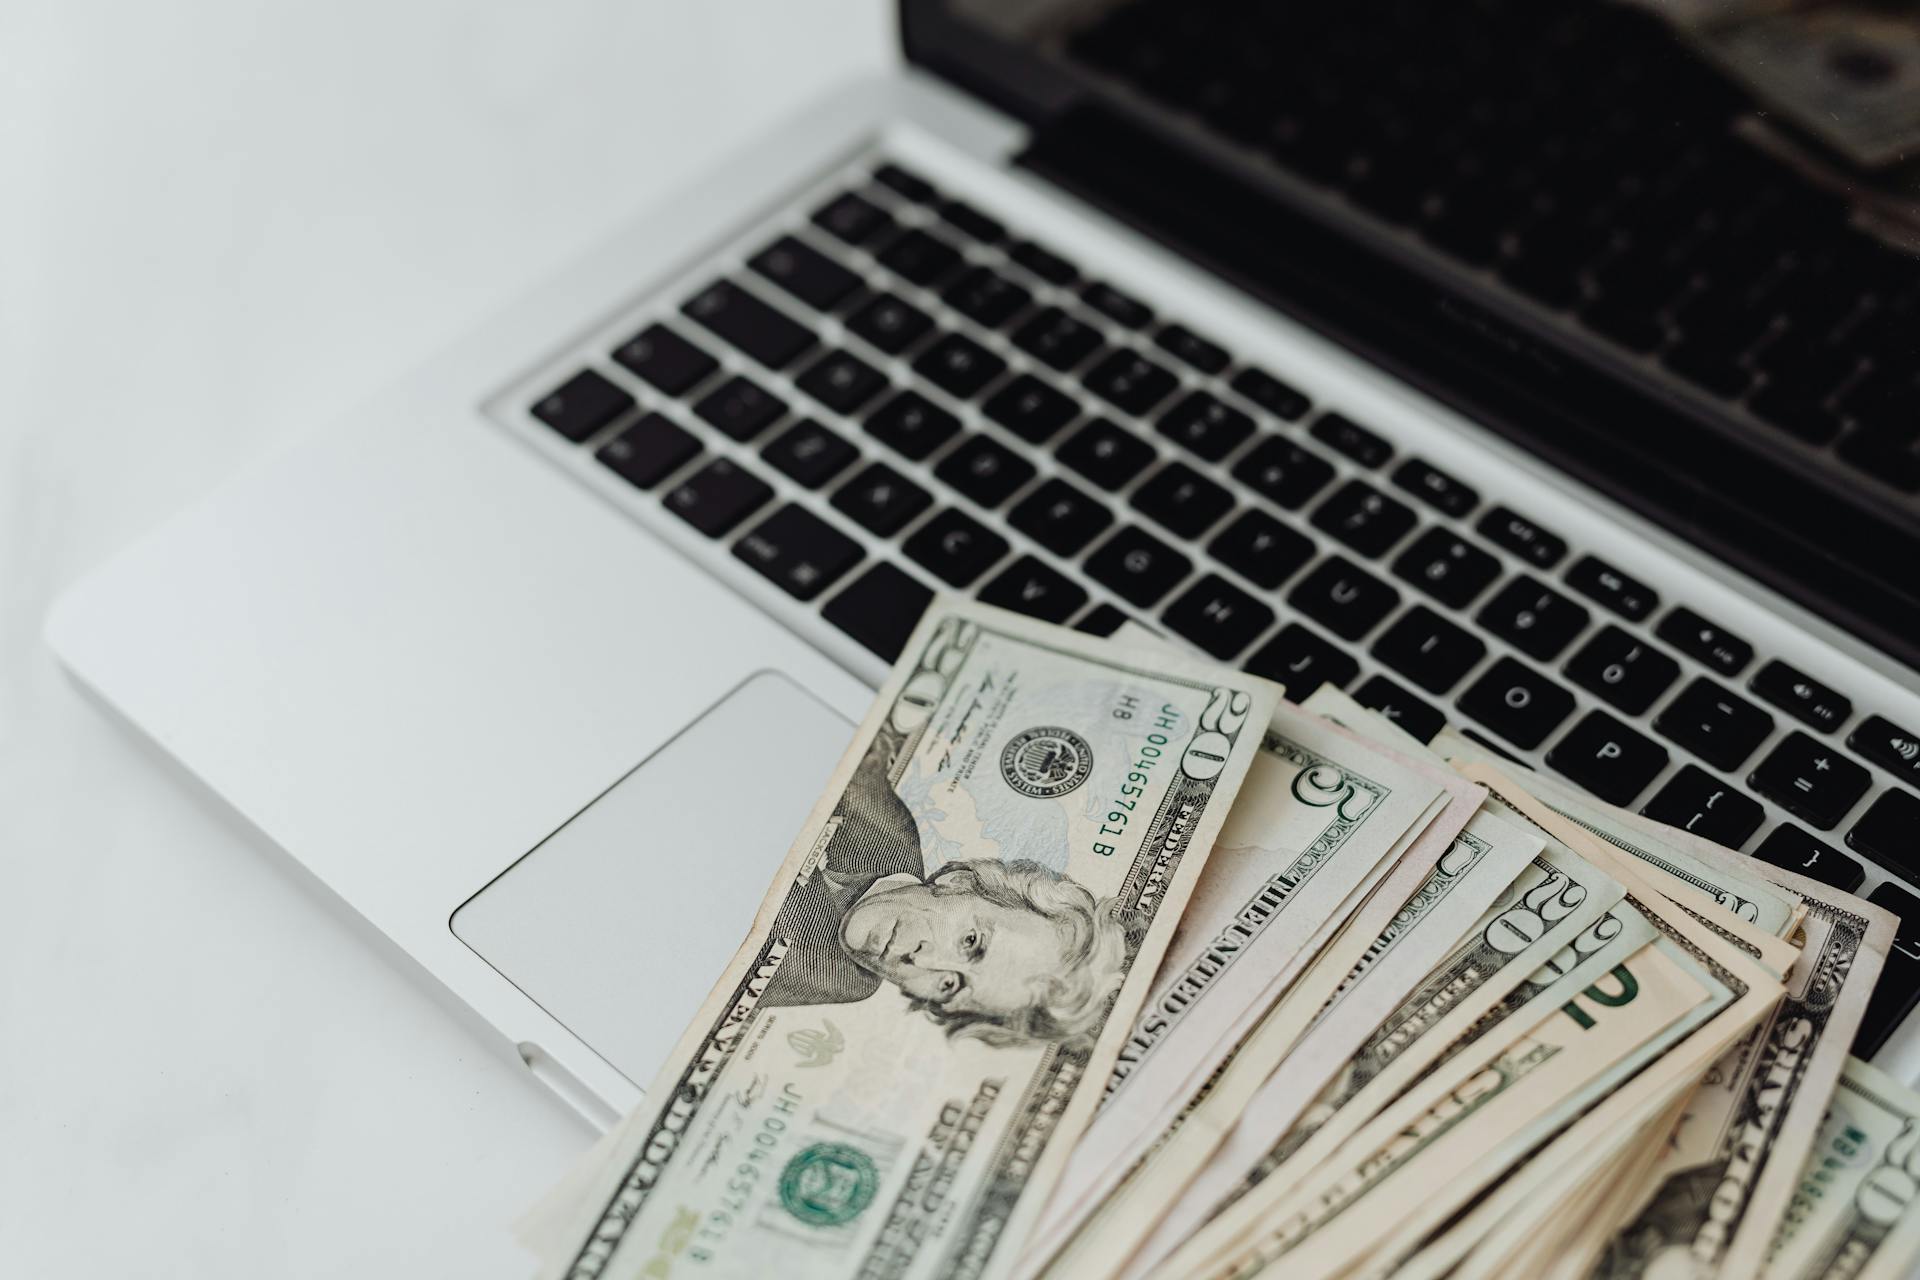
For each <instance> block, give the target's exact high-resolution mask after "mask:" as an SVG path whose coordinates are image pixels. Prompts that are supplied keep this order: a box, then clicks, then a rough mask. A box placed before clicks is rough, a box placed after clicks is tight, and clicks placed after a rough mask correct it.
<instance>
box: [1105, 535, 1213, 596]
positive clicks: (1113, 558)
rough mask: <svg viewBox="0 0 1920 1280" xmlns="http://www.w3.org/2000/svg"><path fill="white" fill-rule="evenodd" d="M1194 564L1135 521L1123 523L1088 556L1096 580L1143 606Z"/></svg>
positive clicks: (1166, 589)
mask: <svg viewBox="0 0 1920 1280" xmlns="http://www.w3.org/2000/svg"><path fill="white" fill-rule="evenodd" d="M1192 568H1193V562H1192V561H1190V560H1188V559H1187V558H1186V557H1185V556H1183V555H1181V554H1180V553H1179V552H1178V551H1175V550H1174V549H1173V548H1172V547H1170V546H1168V545H1167V544H1166V543H1164V542H1162V541H1160V539H1158V538H1156V537H1154V536H1153V535H1152V534H1150V533H1148V532H1147V531H1146V530H1144V529H1141V528H1139V527H1137V526H1135V525H1126V526H1124V527H1122V528H1121V529H1120V530H1119V532H1117V533H1115V534H1114V535H1113V536H1112V537H1111V538H1108V539H1107V540H1106V541H1105V542H1103V543H1101V544H1100V546H1099V548H1098V549H1097V550H1096V551H1094V553H1093V554H1092V555H1090V556H1088V557H1087V573H1088V574H1089V575H1090V576H1091V577H1092V578H1093V580H1094V581H1095V582H1098V583H1101V584H1103V585H1104V586H1107V587H1110V588H1112V589H1113V591H1114V592H1115V594H1117V595H1118V596H1119V597H1120V598H1121V599H1123V600H1125V601H1127V602H1128V603H1129V604H1136V605H1139V606H1140V607H1141V608H1143V609H1144V608H1146V607H1147V606H1148V605H1151V604H1152V603H1153V602H1154V601H1155V600H1158V599H1159V598H1160V597H1161V596H1163V595H1165V594H1167V592H1168V591H1169V590H1171V589H1172V587H1173V584H1174V583H1176V582H1178V581H1180V579H1182V578H1184V577H1186V576H1187V573H1188V572H1189V571H1190V570H1191V569H1192Z"/></svg>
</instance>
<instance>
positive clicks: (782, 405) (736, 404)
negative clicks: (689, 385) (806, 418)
mask: <svg viewBox="0 0 1920 1280" xmlns="http://www.w3.org/2000/svg"><path fill="white" fill-rule="evenodd" d="M693 411H694V412H695V413H697V414H699V415H700V416H701V417H702V418H704V419H705V420H706V421H708V422H710V423H712V424H713V425H714V426H716V427H718V428H719V429H720V431H721V433H722V434H723V435H726V436H727V437H729V438H730V439H734V440H751V439H753V438H754V437H755V436H757V435H759V434H760V433H761V432H762V431H764V430H766V428H767V427H768V426H769V425H771V424H772V423H773V421H774V419H776V418H778V417H779V416H780V415H781V414H783V413H785V412H786V411H787V404H786V401H784V400H782V399H781V398H780V397H779V396H776V395H774V394H773V392H771V391H768V390H767V389H766V388H765V387H762V386H761V385H760V384H758V383H756V382H755V381H753V380H752V379H751V378H743V377H741V376H739V375H738V374H736V375H734V376H733V377H731V378H728V379H727V380H726V381H725V382H723V383H721V384H720V385H719V386H717V387H715V388H714V389H713V390H711V391H709V392H707V394H706V395H704V396H702V397H701V398H700V403H698V404H696V405H694V406H693Z"/></svg>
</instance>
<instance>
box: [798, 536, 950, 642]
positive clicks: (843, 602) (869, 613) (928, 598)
mask: <svg viewBox="0 0 1920 1280" xmlns="http://www.w3.org/2000/svg"><path fill="white" fill-rule="evenodd" d="M931 603H933V592H931V591H929V590H927V588H926V587H925V586H924V585H922V584H921V583H920V582H919V581H918V580H917V579H915V578H912V577H910V576H908V575H907V574H906V573H904V572H902V571H901V570H900V569H899V568H898V567H897V566H895V565H891V564H888V563H887V562H886V561H884V560H882V561H881V562H880V563H879V564H876V565H874V566H873V567H872V568H871V569H868V570H867V571H866V572H865V573H863V574H861V575H860V576H859V577H858V578H855V579H854V580H853V582H852V583H851V584H850V585H849V586H848V587H847V589H846V590H844V591H842V592H841V593H840V594H839V595H837V596H835V597H834V598H833V599H831V600H829V601H827V603H826V607H825V608H823V609H821V610H820V616H821V617H823V618H825V619H826V620H827V621H828V622H831V623H832V624H833V625H834V626H836V627H838V628H840V629H841V630H842V631H844V632H846V633H847V634H848V635H850V636H852V637H853V638H854V639H855V640H858V641H859V642H860V643H861V644H863V645H865V646H866V647H867V648H869V649H871V650H873V651H874V652H875V653H877V654H879V655H880V658H881V660H882V661H885V662H892V661H893V660H894V659H895V658H898V657H899V656H900V650H902V649H904V648H905V647H906V644H907V640H908V638H909V637H911V636H912V635H913V629H914V628H915V627H917V626H919V625H920V615H921V614H923V613H925V612H926V611H927V606H928V605H929V604H931Z"/></svg>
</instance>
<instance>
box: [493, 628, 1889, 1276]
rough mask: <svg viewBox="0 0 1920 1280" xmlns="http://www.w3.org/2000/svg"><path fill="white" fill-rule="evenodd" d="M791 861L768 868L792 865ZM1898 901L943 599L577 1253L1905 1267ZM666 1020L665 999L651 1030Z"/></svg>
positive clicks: (1054, 1269) (943, 1267)
mask: <svg viewBox="0 0 1920 1280" xmlns="http://www.w3.org/2000/svg"><path fill="white" fill-rule="evenodd" d="M769 862H771V855H769ZM1892 938H1893V921H1892V919H1891V918H1890V917H1888V916H1887V915H1885V914H1884V913H1882V912H1880V911H1879V910H1877V909H1876V908H1874V907H1873V906H1871V905H1869V904H1868V903H1866V902H1864V901H1862V900H1860V899H1858V898H1855V897H1852V896H1850V895H1848V894H1843V893H1837V892H1835V891H1834V890H1832V889H1831V888H1829V887H1827V886H1824V885H1821V884H1818V883H1816V882H1814V881H1811V880H1805V879H1802V878H1800V877H1797V876H1794V875H1791V874H1789V873H1786V872H1782V871H1780V870H1777V869H1776V868H1774V867H1771V866H1767V865H1763V864H1760V863H1757V862H1753V861H1749V860H1747V859H1745V858H1742V857H1740V856H1739V855H1737V854H1733V853H1729V852H1728V851H1726V850H1724V849H1722V848H1719V847H1718V846H1715V845H1712V844H1709V843H1707V842H1705V841H1702V840H1699V839H1696V838H1694V837H1692V836H1689V835H1688V834H1686V833H1685V832H1682V831H1677V830H1674V829H1672V828H1669V827H1663V826H1660V825H1659V824H1656V823H1653V822H1650V821H1648V820H1647V819H1645V818H1643V817H1640V816H1638V815H1636V814H1631V813H1627V812H1624V811H1622V810H1618V809H1613V808H1609V807H1607V806H1605V805H1602V804H1599V803H1597V802H1595V801H1593V800H1591V799H1589V798H1586V797H1585V796H1583V795H1581V794H1579V793H1577V792H1575V791H1573V790H1572V789H1571V788H1569V787H1567V786H1565V785H1564V784H1562V783H1560V782H1557V781H1555V780H1554V779H1552V778H1550V777H1548V776H1545V775H1541V774H1535V773H1532V772H1530V771H1527V770H1526V769H1524V768H1522V767H1520V766H1517V765H1514V764H1512V763H1510V762H1507V761H1504V760H1502V759H1500V758H1499V757H1497V756H1496V755H1494V754H1493V753H1490V752H1486V751H1483V750H1482V749H1480V748H1479V747H1478V746H1477V745H1476V744H1475V743H1473V742H1471V741H1470V740H1468V739H1465V738H1461V737H1456V736H1453V735H1452V734H1451V733H1450V732H1443V733H1442V735H1441V736H1440V737H1439V738H1438V739H1436V740H1435V741H1434V742H1433V743H1432V744H1431V745H1426V744H1422V743H1420V742H1418V741H1416V740H1415V739H1413V738H1411V737H1408V736H1406V735H1405V734H1403V733H1402V732H1401V731H1400V730H1398V729H1397V728H1396V727H1394V726H1393V725H1391V724H1390V723H1388V722H1386V721H1384V720H1382V719H1380V718H1378V717H1376V716H1375V715H1374V714H1373V713H1371V712H1369V711H1366V710H1364V709H1362V708H1360V707H1359V706H1358V705H1357V704H1355V703H1353V702H1352V701H1350V700H1349V699H1347V698H1346V697H1345V696H1344V695H1342V694H1340V693H1339V692H1338V691H1336V690H1332V689H1322V690H1320V691H1318V692H1316V693H1315V694H1314V695H1313V696H1312V697H1311V698H1309V699H1308V700H1307V701H1306V703H1305V704H1304V705H1294V704H1293V703H1290V702H1287V701H1285V700H1284V699H1283V697H1282V690H1280V689H1279V688H1277V687H1276V686H1274V685H1272V684H1269V683H1267V682H1265V681H1262V680H1259V679H1256V678H1254V677H1251V676H1248V675H1245V674H1243V673H1241V672H1237V671H1232V670H1228V669H1224V668H1221V667H1219V666H1216V665H1214V664H1211V663H1208V662H1205V661H1199V660H1195V659H1192V658H1190V657H1188V656H1186V655H1184V654H1183V653H1181V652H1177V651H1175V650H1173V649H1172V648H1170V647H1168V646H1167V644H1166V643H1165V642H1164V641H1162V640H1160V639H1159V638H1157V637H1155V636H1153V635H1151V634H1149V633H1147V632H1145V631H1135V632H1126V631H1123V632H1122V633H1121V634H1120V635H1118V636H1115V637H1113V638H1111V639H1107V640H1100V639H1094V638H1091V637H1088V636H1084V635H1080V634H1077V633H1074V632H1071V631H1067V630H1063V629H1061V628H1057V627H1050V626H1045V625H1041V624H1037V623H1033V622H1030V621H1028V620H1026V619H1023V618H1019V617H1016V616H1015V615H1012V614H1008V613H1003V612H1001V611H998V610H994V609H989V608H986V607H984V606H980V605H977V604H973V603H970V602H966V601H955V600H938V601H936V602H935V604H934V605H933V607H932V608H931V609H929V611H928V614H927V617H926V618H925V619H924V620H923V621H922V623H921V625H920V628H919V630H918V631H917V632H916V633H915V635H914V637H913V639H912V640H911V641H910V642H909V644H908V646H907V648H906V650H905V651H904V653H903V655H902V657H901V660H900V663H899V665H898V666H897V667H896V669H895V670H894V672H893V674H892V676H891V677H890V678H889V679H888V681H887V683H886V685H885V686H884V687H883V688H882V690H881V692H880V695H879V698H878V700H877V702H876V703H875V705H874V707H873V709H872V711H871V712H870V714H869V715H868V716H867V719H866V720H865V722H864V723H863V724H862V725H861V727H860V729H859V732H858V734H857V735H856V737H855V740H854V742H853V744H852V746H851V747H850V748H849V750H848V752H847V754H846V756H845V757H844V758H843V759H842V760H841V762H840V765H839V767H838V769H837V770H836V771H835V773H834V776H833V780H832V782H831V783H830V784H829V787H828V790H827V794H826V795H825V796H824V797H823V798H822V799H821V800H820V802H819V804H818V805H817V806H816V807H815V809H814V812H813V814H812V816H811V818H810V819H809V820H808V822H807V825H806V827H805V829H804V830H803V831H801V832H800V834H799V837H798V839H797V840H796V841H795V843H794V845H793V847H792V849H791V851H790V852H789V853H788V855H787V857H786V860H785V862H784V863H783V864H781V866H780V868H779V871H778V873H777V875H776V876H775V878H774V881H773V884H772V886H771V888H770V889H769V890H768V893H767V897H766V900H765V902H764V903H763V904H762V906H761V908H760V911H759V913H758V916H757V917H756V919H755V921H754V924H753V928H752V931H751V933H750V934H749V935H748V936H747V938H746V939H745V941H744V942H742V944H741V946H740V949H739V951H738V952H737V953H736V955H735V956H734V958H733V961H732V962H731V963H730V964H729V965H728V967H727V969H726V972H725V973H724V974H722V975H721V976H720V979H719V981H718V983H717V985H716V986H715V987H714V988H713V991H712V993H711V995H709V997H708V998H707V1001H706V1003H705V1005H704V1007H703V1008H702V1009H701V1011H700V1014H699V1017H698V1019H697V1020H696V1021H695V1022H694V1024H693V1025H692V1026H690V1027H688V1028H687V1030H686V1033H685V1035H684V1036H683V1037H682V1038H681V1040H680V1042H679V1045H678V1046H677V1048H676V1049H675V1050H674V1052H673V1055H672V1056H671V1058H670V1059H669V1060H668V1061H667V1063H666V1064H665V1065H664V1067H662V1068H661V1070H660V1072H659V1074H658V1076H657V1077H656V1078H655V1079H654V1080H653V1082H652V1084H651V1085H650V1087H649V1088H648V1090H647V1093H646V1100H645V1102H644V1103H643V1104H642V1105H641V1106H640V1107H639V1108H638V1109H637V1110H636V1111H635V1112H634V1113H633V1114H632V1115H630V1116H628V1117H627V1118H626V1120H625V1121H624V1122H623V1123H622V1124H621V1125H619V1126H618V1127H617V1128H616V1129H615V1130H614V1131H613V1132H611V1133H610V1134H608V1135H607V1137H606V1138H605V1139H604V1140H603V1141H602V1142H601V1143H600V1144H599V1145H598V1146H597V1147H596V1148H594V1150H593V1152H592V1153H591V1154H590V1155H589V1157H588V1159H587V1161H586V1162H585V1163H584V1164H583V1165H582V1166H581V1168H580V1169H579V1170H577V1171H576V1172H575V1173H574V1174H573V1175H572V1176H571V1177H570V1178H569V1179H568V1180H567V1182H566V1183H565V1184H564V1185H563V1186H561V1187H558V1188H556V1189H555V1190H554V1192H553V1193H552V1194H551V1195H550V1196H549V1197H548V1199H547V1200H545V1201H543V1202H542V1203H541V1204H540V1205H538V1206H536V1207H535V1208H534V1209H533V1210H532V1211H530V1212H529V1214H528V1215H527V1217H526V1218H525V1219H524V1220H523V1221H522V1223H521V1224H520V1233H521V1238H522V1240H523V1242H525V1243H526V1244H527V1245H528V1246H529V1247H530V1248H532V1249H534V1250H535V1251H536V1252H538V1253H539V1254H540V1255H541V1257H542V1259H543V1270H542V1273H541V1274H542V1275H543V1276H547V1277H620V1278H621V1280H627V1278H629V1277H650V1278H651V1277H668V1276H672V1277H697V1276H716V1277H719V1276H726V1277H734V1276H741V1277H761V1276H767V1277H780V1278H781V1280H791V1278H797V1277H813V1276H849V1277H861V1278H862V1280H868V1278H872V1280H879V1278H881V1277H928V1276H940V1277H976V1276H990V1277H1018V1278H1019V1280H1029V1278H1034V1277H1080V1276H1103V1277H1104V1276H1115V1277H1128V1278H1130V1280H1131V1278H1135V1277H1147V1276H1154V1277H1159V1276H1179V1277H1186V1276H1193V1277H1244V1276H1253V1275H1259V1274H1269V1275H1274V1276H1286V1277H1334V1276H1339V1277H1385V1276H1396V1277H1399V1276H1406V1277H1421V1278H1438V1277H1494V1276H1499V1277H1527V1278H1528V1280H1532V1278H1534V1277H1576V1276H1603V1277H1625V1276H1642V1275H1645V1276H1649V1277H1662V1278H1665V1277H1708V1276H1726V1277H1750V1276H1767V1277H1774V1278H1777V1280H1799V1278H1801V1277H1816V1276H1848V1277H1903V1276H1907V1275H1909V1274H1911V1273H1912V1272H1913V1271H1914V1268H1915V1261H1916V1258H1920V1203H1917V1201H1920V1096H1917V1095H1916V1094H1915V1093H1913V1092H1912V1091H1910V1090H1908V1089H1907V1088H1905V1087H1904V1086H1903V1085H1901V1084H1899V1083H1898V1082H1895V1081H1893V1080H1891V1079H1889V1078H1887V1077H1886V1076H1885V1075H1883V1074H1882V1073H1880V1072H1878V1071H1876V1070H1875V1069H1874V1068H1872V1067H1871V1066H1869V1065H1867V1064H1865V1063H1863V1062H1860V1061H1858V1060H1857V1059H1853V1058H1850V1057H1849V1056H1848V1053H1847V1047H1848V1045H1849V1043H1850V1042H1851V1041H1852V1039H1853V1036H1854V1031H1855V1028H1856V1026H1857V1025H1858V1023H1859V1020H1860V1017H1861V1014H1862V1012H1863V1011H1864V1009H1865V1007H1866V1001H1867V996H1868V994H1869V993H1870V991H1871V990H1872V988H1873V984H1874V981H1875V979H1876V977H1877V976H1878V974H1879V971H1880V968H1881V964H1882V961H1883V960H1884V958H1885V955H1886V952H1887V948H1888V946H1889V944H1890V943H1891V941H1892ZM645 1015H646V1011H645V1010H644V1009H636V1010H635V1016H636V1017H644V1016H645Z"/></svg>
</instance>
